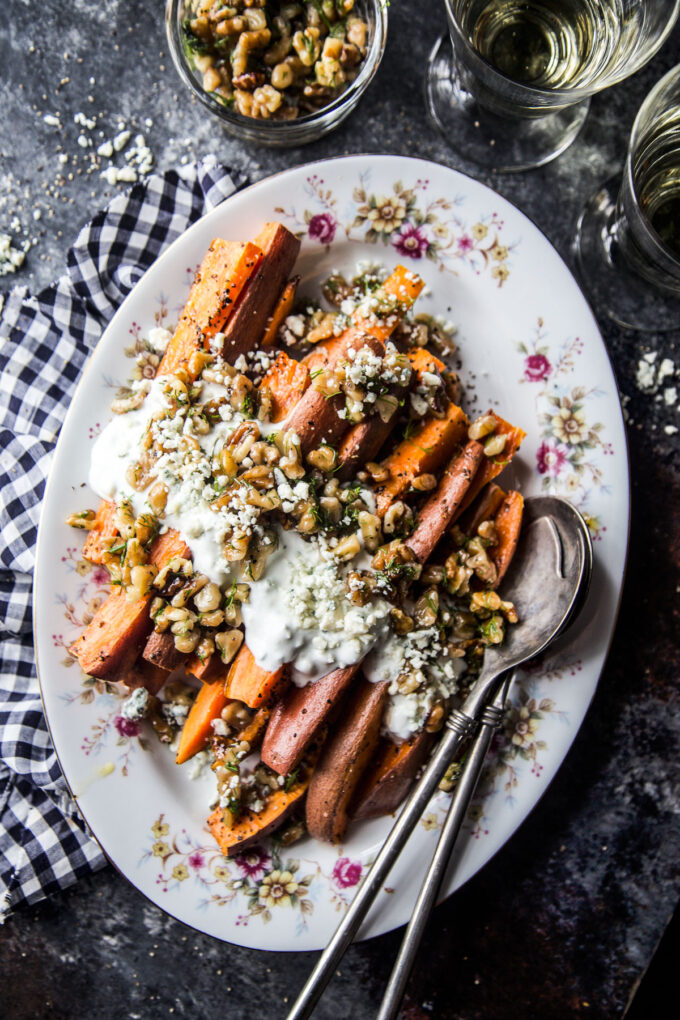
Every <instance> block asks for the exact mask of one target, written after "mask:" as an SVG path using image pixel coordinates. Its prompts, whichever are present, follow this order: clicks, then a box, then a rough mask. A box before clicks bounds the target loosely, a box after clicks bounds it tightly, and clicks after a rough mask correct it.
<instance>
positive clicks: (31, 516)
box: [0, 156, 245, 923]
mask: <svg viewBox="0 0 680 1020" xmlns="http://www.w3.org/2000/svg"><path fill="white" fill-rule="evenodd" d="M244 183H245V180H244V178H243V177H242V176H241V175H239V174H235V173H233V172H231V171H228V170H227V169H225V168H224V167H223V166H221V165H220V164H219V163H218V162H217V161H216V159H215V158H214V157H210V156H209V157H206V158H205V159H203V160H201V161H200V162H199V163H198V164H194V165H192V166H190V167H186V168H182V170H181V171H179V172H176V171H174V170H170V171H168V172H167V173H164V174H154V175H153V176H151V177H149V178H147V179H146V180H145V181H144V183H142V184H137V185H135V186H134V187H133V188H132V189H131V191H130V192H129V193H128V194H127V195H120V196H118V197H117V198H115V199H114V200H113V201H112V202H111V203H110V205H109V206H108V207H107V208H106V209H105V210H103V211H102V212H99V213H98V214H97V215H96V216H95V218H94V219H93V220H92V222H91V223H89V224H88V225H87V226H85V227H84V228H83V229H82V230H81V232H80V234H79V236H78V239H77V240H76V243H75V245H74V247H73V248H72V249H71V250H70V251H69V253H68V257H67V266H68V271H67V272H66V274H65V275H64V276H62V277H61V278H60V279H59V280H58V281H57V282H56V283H54V284H52V286H50V287H48V288H47V289H46V290H44V291H42V292H41V293H40V294H38V295H37V297H33V296H31V295H29V294H27V292H26V289H25V288H15V289H14V290H13V291H12V292H11V294H10V295H9V297H8V298H7V301H6V303H5V307H4V310H3V313H2V315H1V316H0V523H1V530H0V536H1V537H0V923H1V922H2V920H3V919H4V917H5V916H6V915H7V913H8V911H9V910H10V908H11V907H13V906H14V905H16V904H17V903H20V902H22V901H25V902H27V903H34V902H35V901H36V900H40V899H42V898H43V897H45V896H48V895H49V894H50V893H52V892H54V891H55V890H56V889H63V888H65V887H66V886H68V885H71V884H72V883H73V882H75V881H76V879H77V878H78V877H79V876H80V875H84V874H86V873H87V872H89V871H92V870H93V869H95V868H98V867H101V866H102V865H103V864H104V863H105V858H104V855H103V854H102V852H101V850H100V848H99V846H98V845H97V844H96V843H95V841H94V839H92V837H91V836H90V835H89V833H88V831H87V829H86V827H85V824H84V823H83V820H82V819H81V818H80V816H79V814H78V811H77V809H76V806H75V804H74V802H73V801H72V800H71V797H70V795H69V793H68V791H67V788H66V784H65V782H64V779H63V776H62V774H61V770H60V768H59V763H58V761H57V757H56V755H55V753H54V748H53V747H52V743H51V740H50V737H49V734H48V732H47V726H46V723H45V718H44V716H43V710H42V703H41V701H40V694H39V690H38V680H37V676H36V671H35V664H34V651H33V635H32V622H31V613H32V604H31V603H32V593H31V590H32V572H33V564H34V552H35V544H36V537H37V532H38V519H39V516H40V504H41V500H42V496H43V492H44V489H45V480H46V477H47V473H48V471H49V468H50V463H51V460H52V452H53V450H54V447H55V444H56V441H57V436H58V434H59V429H60V428H61V425H62V422H63V420H64V416H65V414H66V410H67V408H68V406H69V403H70V401H71V397H72V395H73V391H74V389H75V386H76V383H77V381H78V378H79V377H80V373H81V372H82V370H83V366H84V365H85V362H86V360H87V358H88V356H89V354H90V353H91V351H92V350H93V349H94V347H95V344H96V343H97V341H98V339H99V337H100V336H101V333H102V330H103V329H104V327H105V326H106V324H107V322H108V321H109V320H110V319H111V317H112V315H113V313H114V312H115V311H116V309H117V308H118V306H119V305H120V304H121V302H122V301H123V300H124V299H125V297H126V296H127V295H128V294H129V293H130V291H131V290H132V288H133V287H134V285H135V284H136V283H137V281H138V280H139V279H140V278H141V277H142V275H143V274H144V272H145V271H146V270H147V269H148V267H149V266H150V265H151V264H152V262H153V261H154V260H155V259H156V258H157V257H158V255H159V254H160V253H161V251H163V249H164V248H166V247H167V245H169V244H170V243H171V242H172V241H174V240H175V238H176V237H179V235H180V234H181V233H182V232H183V230H185V228H186V227H187V226H188V224H190V223H193V222H194V221H195V220H197V219H199V218H200V217H201V216H202V215H203V214H204V213H205V212H207V211H208V210H209V209H212V208H214V207H215V206H216V205H218V203H220V202H222V201H223V200H224V199H225V198H226V197H227V196H228V195H231V194H233V192H234V191H235V190H236V189H237V188H238V187H240V186H242V185H243V184H244Z"/></svg>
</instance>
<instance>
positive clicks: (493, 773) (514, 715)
mask: <svg viewBox="0 0 680 1020" xmlns="http://www.w3.org/2000/svg"><path fill="white" fill-rule="evenodd" d="M581 669H582V663H581V660H580V659H575V660H573V661H569V662H566V663H564V664H561V665H557V664H556V665H552V666H551V665H550V664H548V663H546V661H545V660H544V658H543V657H539V658H538V659H535V660H531V662H529V663H527V664H526V665H525V667H524V669H523V673H524V674H525V675H524V678H523V680H522V681H521V682H518V683H516V684H515V685H514V686H513V687H512V688H511V691H510V696H509V699H508V704H507V706H506V709H505V713H504V716H503V721H502V723H501V725H500V727H499V730H498V732H497V733H496V734H495V735H494V738H493V741H492V743H491V748H490V751H489V757H488V760H487V763H486V765H485V767H484V770H483V772H482V774H481V777H480V780H479V783H478V786H477V790H476V792H475V796H474V798H473V801H472V803H471V805H470V808H469V810H468V813H467V818H466V823H465V825H464V828H465V829H466V831H467V832H469V833H470V835H471V836H472V837H473V838H474V839H479V838H480V837H481V836H488V835H489V832H490V828H489V817H490V815H491V810H492V808H491V805H492V802H493V798H494V797H495V796H496V795H497V794H499V793H504V794H505V798H506V801H507V803H508V805H509V806H511V807H514V806H515V792H516V790H517V788H518V787H519V785H520V782H521V781H522V779H523V778H524V777H525V776H533V777H534V778H535V779H540V778H541V774H542V772H543V768H544V766H543V763H542V762H541V756H542V755H544V754H545V753H546V752H547V751H548V743H547V741H546V740H544V739H543V738H542V737H541V736H540V733H539V730H540V728H541V723H542V722H543V721H544V720H545V719H546V718H547V717H548V716H551V717H552V718H553V719H557V720H559V721H560V722H561V723H563V724H568V722H569V718H568V714H567V713H566V712H564V711H562V710H561V709H559V708H558V706H557V704H556V702H555V700H554V698H551V697H547V696H546V694H545V691H544V690H543V685H544V682H545V681H551V680H560V679H563V678H564V677H565V675H569V676H572V677H574V676H576V675H577V674H578V673H580V672H581ZM448 804H449V800H448V798H447V797H445V796H443V795H442V794H439V795H438V797H437V798H436V799H435V801H434V802H433V810H431V811H428V812H426V813H425V814H424V815H423V817H422V818H421V822H420V824H421V825H422V826H423V828H424V829H426V830H427V831H431V830H435V829H440V828H441V826H442V824H443V822H444V818H445V815H446V811H447V810H448Z"/></svg>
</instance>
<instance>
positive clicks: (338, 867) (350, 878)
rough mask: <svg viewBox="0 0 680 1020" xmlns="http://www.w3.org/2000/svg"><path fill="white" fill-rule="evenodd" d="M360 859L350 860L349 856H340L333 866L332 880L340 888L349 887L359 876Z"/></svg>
mask: <svg viewBox="0 0 680 1020" xmlns="http://www.w3.org/2000/svg"><path fill="white" fill-rule="evenodd" d="M361 871H362V868H361V861H350V859H349V857H340V858H339V859H338V860H337V861H336V862H335V867H334V868H333V881H334V882H335V884H336V885H337V886H339V887H340V888H341V889H349V888H350V886H353V885H356V884H357V882H358V881H359V879H360V878H361Z"/></svg>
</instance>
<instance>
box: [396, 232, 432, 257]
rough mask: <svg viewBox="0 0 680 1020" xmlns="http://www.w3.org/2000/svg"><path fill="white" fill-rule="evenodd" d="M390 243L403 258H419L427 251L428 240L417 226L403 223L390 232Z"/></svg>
mask: <svg viewBox="0 0 680 1020" xmlns="http://www.w3.org/2000/svg"><path fill="white" fill-rule="evenodd" d="M391 240H392V244H393V245H394V247H395V248H396V249H397V251H398V252H399V254H400V255H403V256H404V257H405V258H412V259H421V258H422V257H423V255H424V254H425V253H426V252H427V248H428V240H427V238H426V237H425V235H424V234H423V232H422V230H420V228H419V227H414V226H413V224H412V223H404V224H403V225H402V227H401V228H400V229H399V230H398V231H396V232H395V233H394V234H392V239H391Z"/></svg>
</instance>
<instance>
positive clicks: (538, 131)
mask: <svg viewBox="0 0 680 1020" xmlns="http://www.w3.org/2000/svg"><path fill="white" fill-rule="evenodd" d="M445 4H446V10H447V14H448V20H449V36H448V37H446V36H444V37H442V38H441V39H440V40H439V41H438V43H437V45H436V46H435V48H434V50H433V52H432V54H431V56H430V63H429V68H428V78H427V103H428V109H429V111H430V114H431V115H432V117H433V118H434V120H435V122H436V123H437V125H438V126H439V127H440V129H441V130H442V131H443V132H444V133H445V135H446V138H447V141H448V142H449V144H451V145H452V147H454V148H455V149H457V150H458V151H459V152H460V153H461V155H464V156H465V157H466V158H467V159H470V160H472V161H473V162H476V163H479V164H481V165H483V166H487V167H488V168H490V169H492V170H497V171H503V170H522V169H529V168H530V167H535V166H540V165H542V164H543V163H547V162H549V160H551V159H554V158H555V156H557V155H559V153H560V152H563V151H564V149H565V148H566V147H567V146H568V145H570V144H571V142H572V141H573V140H574V138H575V137H576V135H577V134H578V132H579V130H580V129H581V127H582V126H583V122H584V120H585V117H586V114H587V112H588V104H589V101H590V97H591V95H593V94H594V93H595V92H599V91H600V90H601V89H604V88H607V87H608V86H609V85H613V84H615V83H616V82H617V81H621V80H622V79H623V78H626V77H628V76H629V75H631V74H633V73H634V72H635V71H637V70H638V69H639V68H640V67H641V66H642V65H643V64H644V63H646V62H647V61H648V60H649V59H650V58H651V57H652V56H653V55H654V53H656V51H657V50H658V48H659V47H660V46H661V44H662V43H663V41H664V40H665V39H666V37H667V35H668V33H669V32H670V30H671V29H672V27H673V25H674V23H675V21H676V19H677V16H678V9H679V2H678V0H445Z"/></svg>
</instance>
